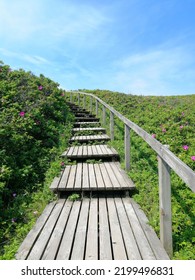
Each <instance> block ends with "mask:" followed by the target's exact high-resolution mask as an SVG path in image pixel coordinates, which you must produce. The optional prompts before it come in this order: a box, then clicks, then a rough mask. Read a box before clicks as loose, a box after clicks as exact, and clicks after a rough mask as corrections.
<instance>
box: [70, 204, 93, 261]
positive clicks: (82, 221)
mask: <svg viewBox="0 0 195 280" xmlns="http://www.w3.org/2000/svg"><path fill="white" fill-rule="evenodd" d="M88 213H89V199H88V198H85V199H84V200H83V201H82V206H81V210H80V215H79V220H78V225H77V229H76V234H75V240H74V245H73V249H72V254H71V260H83V259H84V252H85V240H86V232H87V221H88Z"/></svg>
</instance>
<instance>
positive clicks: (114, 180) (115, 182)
mask: <svg viewBox="0 0 195 280" xmlns="http://www.w3.org/2000/svg"><path fill="white" fill-rule="evenodd" d="M104 166H105V168H106V170H107V173H108V175H109V177H110V180H111V182H112V186H113V188H115V189H116V188H119V189H120V188H121V185H120V183H119V181H118V180H117V177H116V175H115V174H114V172H113V170H112V168H111V165H110V163H109V162H104Z"/></svg>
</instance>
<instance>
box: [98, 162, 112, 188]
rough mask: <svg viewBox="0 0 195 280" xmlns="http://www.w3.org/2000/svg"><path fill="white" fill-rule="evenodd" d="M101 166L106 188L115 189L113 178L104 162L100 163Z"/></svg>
mask: <svg viewBox="0 0 195 280" xmlns="http://www.w3.org/2000/svg"><path fill="white" fill-rule="evenodd" d="M99 167H100V170H101V173H102V176H103V179H104V184H105V189H107V190H110V189H113V186H112V182H111V179H110V177H109V175H108V173H107V171H106V168H105V166H104V164H103V163H100V165H99Z"/></svg>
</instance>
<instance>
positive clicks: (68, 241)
mask: <svg viewBox="0 0 195 280" xmlns="http://www.w3.org/2000/svg"><path fill="white" fill-rule="evenodd" d="M80 205H81V201H74V203H73V206H72V209H71V212H70V215H69V219H68V222H67V224H66V228H65V231H64V235H63V238H62V241H61V244H60V247H59V250H58V253H57V257H56V259H57V260H69V258H70V254H71V248H72V243H73V240H74V233H75V230H76V225H77V220H78V215H79V211H80Z"/></svg>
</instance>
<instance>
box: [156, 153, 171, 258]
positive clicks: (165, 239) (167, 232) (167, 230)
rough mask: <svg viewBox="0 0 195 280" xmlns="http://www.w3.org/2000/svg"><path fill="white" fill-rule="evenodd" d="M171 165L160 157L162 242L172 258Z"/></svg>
mask: <svg viewBox="0 0 195 280" xmlns="http://www.w3.org/2000/svg"><path fill="white" fill-rule="evenodd" d="M170 171H171V169H170V167H169V165H168V164H167V163H166V162H165V161H164V160H163V158H161V157H160V156H158V172H159V207H160V240H161V242H162V244H163V246H164V248H165V250H166V251H167V253H168V255H169V256H170V257H171V256H172V254H173V244H172V214H171V177H170Z"/></svg>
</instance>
